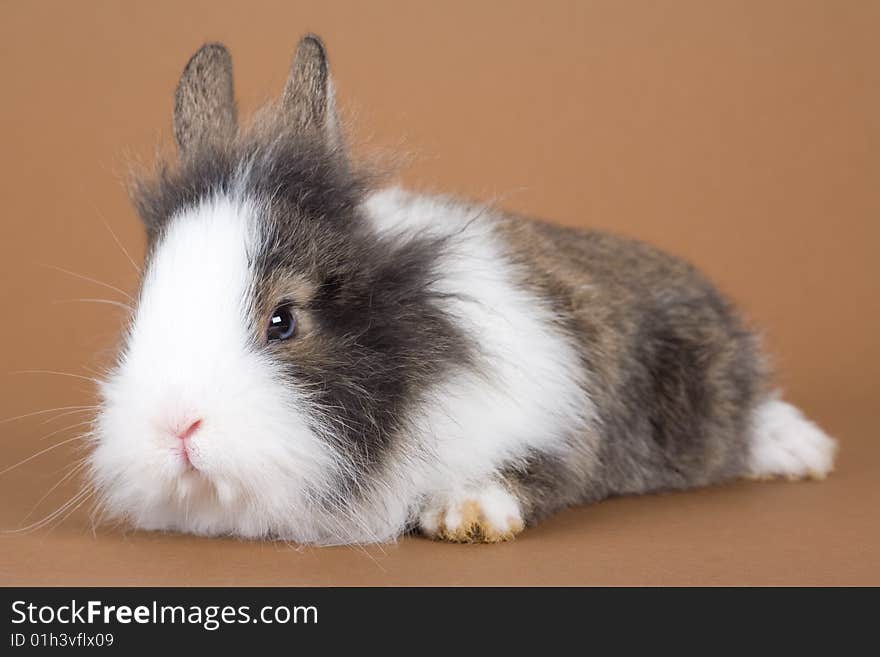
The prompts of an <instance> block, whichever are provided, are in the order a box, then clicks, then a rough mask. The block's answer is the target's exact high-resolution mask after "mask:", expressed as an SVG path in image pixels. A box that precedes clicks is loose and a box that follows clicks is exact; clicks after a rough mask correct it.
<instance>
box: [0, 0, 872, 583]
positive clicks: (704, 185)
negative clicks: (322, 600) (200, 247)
mask: <svg viewBox="0 0 880 657" xmlns="http://www.w3.org/2000/svg"><path fill="white" fill-rule="evenodd" d="M0 13H2V15H0V89H2V92H0V136H2V150H0V184H2V205H0V207H2V222H3V233H2V234H3V238H2V241H0V268H2V269H0V308H2V313H3V316H2V319H3V321H2V322H0V345H2V346H0V418H9V417H12V416H16V415H19V414H22V413H28V412H31V411H35V410H40V409H50V408H55V407H62V406H69V405H78V404H89V403H91V402H92V401H93V394H92V391H91V386H90V383H89V382H88V381H86V380H81V379H76V378H72V377H68V376H62V375H49V374H29V373H19V372H20V371H21V370H52V371H57V372H66V373H71V374H76V375H82V376H86V377H87V376H90V374H91V373H93V372H95V371H97V370H98V369H100V368H101V367H102V366H103V365H105V364H106V363H107V362H108V360H109V358H110V357H111V355H112V348H113V345H114V342H115V336H116V333H117V330H118V327H119V325H120V322H121V321H122V318H123V315H122V312H121V311H120V310H118V309H117V308H115V307H113V306H110V305H100V304H93V303H78V302H71V301H70V300H71V299H75V298H81V297H100V298H106V299H116V300H120V299H122V297H121V295H119V294H118V293H116V292H114V291H113V290H110V289H107V288H102V287H101V286H99V285H97V284H94V283H90V282H88V281H86V280H83V279H78V278H75V277H73V276H71V275H67V274H64V273H62V272H60V271H58V270H56V269H52V268H51V267H53V266H54V267H61V268H64V269H68V270H71V271H74V272H77V273H79V274H82V275H84V276H88V277H90V278H94V279H97V280H100V281H104V282H107V283H109V284H111V285H113V286H117V287H119V288H122V289H124V290H131V289H132V288H133V286H134V285H135V280H136V273H135V271H134V269H133V267H132V266H131V264H130V263H129V262H128V260H127V258H126V256H125V254H123V252H122V251H121V249H120V247H119V246H118V245H117V244H116V242H115V240H114V237H113V236H112V235H111V231H110V230H108V226H109V227H110V228H111V229H112V232H113V233H115V235H116V236H118V238H119V241H120V242H121V243H122V244H124V245H125V248H126V249H127V250H128V251H129V252H130V253H131V255H132V257H133V258H134V259H135V260H138V259H139V258H140V257H141V254H142V248H143V242H142V237H141V229H140V226H139V224H138V222H137V220H136V219H135V217H134V214H133V212H132V210H131V209H130V208H129V205H128V202H127V197H126V192H125V189H124V184H123V182H124V178H125V174H126V171H127V167H128V165H129V163H130V162H131V160H132V159H141V160H146V161H149V160H150V159H151V158H152V155H153V153H154V149H155V147H156V145H157V144H160V143H164V144H166V145H167V144H168V143H169V141H170V127H169V123H170V110H171V94H172V90H173V88H174V85H175V84H176V81H177V77H178V75H179V73H180V71H181V69H182V67H183V64H184V63H185V61H186V59H187V57H188V56H189V55H190V54H191V52H192V51H194V50H195V48H197V47H198V46H199V45H200V44H201V43H202V42H203V41H206V40H222V41H224V42H226V43H227V44H228V45H229V46H230V48H231V50H232V53H233V57H234V60H235V67H236V71H235V72H236V78H237V79H236V83H237V92H238V98H239V101H240V105H241V108H242V110H243V111H244V113H247V112H249V111H250V110H252V109H254V108H255V107H256V106H258V105H259V104H260V103H261V102H263V101H264V100H266V99H268V98H269V97H270V96H271V95H273V94H275V93H278V92H279V91H280V89H281V86H282V84H283V81H284V77H285V75H286V70H287V65H288V62H289V58H290V56H291V54H292V50H293V46H294V44H295V42H296V39H297V38H298V36H299V35H300V34H301V33H303V32H305V31H307V30H313V31H316V32H318V33H319V34H321V35H322V36H323V37H324V38H325V40H326V42H327V44H328V46H329V48H330V55H331V61H332V65H333V67H334V72H335V75H336V80H337V85H338V91H339V98H340V103H341V106H342V108H343V110H344V111H345V114H346V116H347V117H349V118H350V119H352V120H353V122H354V124H355V125H356V127H357V135H358V137H359V143H360V148H374V149H375V148H379V149H381V150H384V151H392V152H398V153H404V154H406V155H407V156H408V157H409V163H408V165H407V166H406V167H405V168H404V169H403V171H402V173H401V176H402V178H403V180H404V181H405V182H406V183H407V184H408V185H410V186H415V187H417V188H421V189H431V190H444V191H449V192H455V193H459V194H462V195H466V196H470V197H475V198H480V199H491V198H494V199H497V200H498V201H499V203H500V204H501V205H503V206H504V207H508V208H511V209H514V210H518V211H523V212H528V213H532V214H536V215H539V216H544V217H547V218H548V219H552V220H554V221H557V222H560V223H564V224H572V225H583V226H587V225H590V226H597V227H602V228H607V229H612V230H615V231H618V232H621V233H625V234H629V235H634V236H638V237H641V238H643V239H646V240H649V241H651V242H654V243H655V244H657V245H659V246H661V247H664V248H666V249H668V250H671V251H673V252H675V253H678V254H681V255H683V256H685V257H687V258H689V259H690V260H692V261H693V262H695V263H696V264H698V265H699V266H700V267H702V268H703V269H704V270H705V271H707V272H708V273H709V275H710V276H711V277H713V278H714V279H715V280H716V281H717V282H718V283H719V284H720V286H721V287H722V288H723V289H724V290H726V291H727V292H728V293H729V294H730V295H732V296H733V298H734V299H736V300H737V301H738V302H739V303H740V304H741V306H742V308H743V309H744V311H745V312H746V313H747V315H748V316H749V317H750V318H752V319H753V320H754V322H755V323H756V324H758V325H759V326H761V327H762V328H763V329H764V330H765V332H766V336H767V343H768V345H769V348H770V350H771V351H772V353H773V354H774V355H775V357H776V359H777V364H778V367H779V369H780V382H781V384H782V385H783V386H784V388H785V390H786V393H787V396H788V397H789V398H790V399H791V400H793V401H794V402H795V403H797V404H798V405H800V406H802V407H803V408H804V409H805V410H806V411H807V412H808V413H809V414H810V415H811V416H812V417H814V418H815V419H816V420H818V421H819V422H820V423H821V424H822V425H823V426H825V427H826V428H827V429H828V430H829V431H830V432H831V433H833V434H834V435H836V436H838V437H839V439H840V441H841V444H842V453H841V456H840V460H839V466H838V469H837V472H836V473H835V474H834V475H833V476H832V477H831V478H830V479H829V480H828V481H827V482H825V483H821V484H815V483H795V484H789V483H768V484H757V483H749V484H746V483H742V484H735V485H731V486H726V487H720V488H715V489H710V490H703V491H696V492H693V493H685V494H675V495H660V496H653V497H645V498H639V499H636V498H630V499H618V500H612V501H609V502H606V503H603V504H599V505H595V506H593V507H590V508H582V509H576V510H571V511H568V512H565V513H562V514H559V515H558V516H557V517H555V518H553V519H551V520H550V521H548V522H546V523H545V524H544V525H542V526H541V527H538V528H537V529H534V530H530V531H528V532H526V533H525V535H523V536H522V537H521V538H520V539H519V540H517V541H516V542H514V543H512V544H508V545H502V546H448V545H441V544H434V543H431V542H429V541H426V540H422V539H418V538H411V539H406V540H403V541H401V542H400V543H399V544H397V545H392V546H384V547H381V548H379V547H373V548H368V549H360V548H334V549H314V548H305V549H296V548H293V547H291V546H286V545H282V544H271V543H266V544H261V543H247V542H238V541H233V540H203V539H195V538H191V537H181V536H161V535H155V534H142V533H136V532H134V533H133V532H129V533H123V532H121V531H119V530H115V529H111V528H106V529H98V530H97V531H96V532H95V533H93V532H92V530H91V526H90V522H89V518H88V514H87V513H86V512H85V509H80V510H78V511H77V512H75V513H73V514H72V515H71V516H70V517H69V518H68V519H67V520H66V521H65V522H63V523H60V524H57V525H55V524H54V523H53V527H54V528H52V529H43V530H40V531H35V532H29V533H24V534H15V533H12V534H7V535H0V583H5V584H11V583H30V584H61V583H80V584H108V583H133V584H150V583H157V584H181V583H205V584H245V583H255V584H415V583H423V584H438V583H447V584H472V583H495V584H514V583H552V584H589V583H596V584H599V583H606V584H607V583H626V584H717V583H725V584H782V583H787V584H807V583H823V584H824V583H840V584H842V583H848V584H860V583H873V584H880V549H878V539H880V524H878V505H880V487H878V473H880V447H878V441H877V435H876V429H875V426H876V417H877V408H876V404H877V401H878V395H877V385H876V381H877V380H878V378H880V346H878V340H877V335H878V329H880V306H878V297H877V291H878V273H880V268H878V265H877V262H876V252H877V249H878V246H880V229H878V218H880V186H878V182H880V39H878V38H877V35H878V34H880V3H878V2H855V1H849V2H836V1H834V2H833V1H831V0H829V1H828V2H805V1H800V0H797V1H792V2H782V1H772V2H768V1H766V0H761V1H755V2H742V1H739V0H737V1H730V2H728V1H723V2H720V1H714V2H704V1H702V0H694V1H692V2H691V1H688V2H684V1H669V2H663V3H655V2H649V1H647V0H645V1H642V2H617V1H607V2H542V3H536V2H534V0H529V1H528V2H442V3H438V2H432V3H427V2H426V3H416V2H400V3H390V2H384V1H383V2H378V1H376V0H372V1H371V2H350V3H336V2H325V1H324V2H290V1H287V2H277V3H269V2H238V3H231V2H227V3H216V2H202V3H200V2H176V1H175V2H156V1H153V2H150V3H134V2H128V3H118V2H107V3H97V2H82V1H81V2H75V3H73V2H52V3H47V2H27V3H25V2H8V1H7V2H2V4H0ZM51 417H52V416H51V414H46V415H39V416H33V417H30V418H24V419H20V420H12V421H8V422H5V423H3V424H0V436H2V441H0V469H3V468H4V467H7V466H9V465H12V464H14V463H16V462H17V461H19V460H21V459H23V458H25V457H27V456H28V455H30V454H33V453H35V452H37V451H38V450H39V449H43V448H45V447H47V446H49V445H52V444H53V443H54V442H57V441H60V440H63V439H66V438H71V437H73V436H75V435H76V431H77V430H78V429H82V426H79V427H76V426H74V427H70V426H69V425H72V424H75V423H77V422H80V421H83V420H85V419H87V417H88V416H87V415H82V414H71V415H66V416H63V417H60V418H58V419H56V420H54V421H52V420H51V419H50V418H51ZM47 419H50V421H48V422H46V420H47ZM65 427H69V428H66V429H65ZM56 430H60V431H58V433H55V434H54V435H51V436H50V437H49V438H48V439H44V440H41V437H42V436H43V435H45V434H48V433H51V432H53V431H56ZM76 442H77V441H75V440H74V441H72V442H71V443H69V444H66V445H63V446H61V447H59V448H57V449H55V450H53V451H51V452H49V453H47V454H44V455H42V456H40V457H38V458H35V459H34V460H32V461H30V462H28V463H26V464H24V465H22V466H21V467H19V468H17V469H15V470H12V471H10V472H7V473H5V474H2V475H0V500H2V501H0V505H2V506H0V527H2V528H3V529H6V530H9V529H14V528H15V527H19V526H21V525H22V524H27V523H28V522H30V521H33V520H38V519H39V518H41V517H44V516H46V515H47V514H49V513H51V512H52V511H53V510H54V509H56V508H58V506H59V505H60V504H62V503H63V502H64V501H65V499H67V498H68V497H69V496H70V495H71V494H73V493H74V492H76V490H77V488H78V483H73V484H71V485H62V486H60V487H59V488H58V489H56V490H55V491H53V492H52V493H50V494H49V496H48V497H47V498H46V499H45V500H43V501H42V502H41V503H40V504H39V505H38V508H37V509H36V510H35V511H34V513H33V514H32V515H31V516H30V517H29V518H27V519H25V518H26V516H27V514H28V511H29V510H30V509H31V508H32V507H33V506H34V505H35V504H36V503H37V502H38V500H39V499H40V497H41V496H42V495H43V493H45V492H46V491H47V490H48V489H49V488H50V487H51V486H52V485H53V484H54V483H55V482H56V481H57V480H58V479H59V478H60V477H61V476H62V475H63V474H64V472H65V470H64V468H65V466H66V465H67V464H69V463H72V462H73V459H75V458H76V457H77V452H76V450H75V449H74V447H75V445H76Z"/></svg>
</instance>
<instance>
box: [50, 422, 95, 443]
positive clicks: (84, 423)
mask: <svg viewBox="0 0 880 657" xmlns="http://www.w3.org/2000/svg"><path fill="white" fill-rule="evenodd" d="M91 423H92V421H91V420H86V421H85V422H77V423H76V424H71V425H68V426H66V427H61V428H60V429H56V430H55V431H53V432H52V433H49V434H46V435H45V436H43V437H42V438H39V439H38V440H39V441H43V440H49V438H51V437H52V436H57V435H58V434H59V433H64V432H65V431H70V430H71V429H76V428H77V427H82V426H85V425H87V424H91Z"/></svg>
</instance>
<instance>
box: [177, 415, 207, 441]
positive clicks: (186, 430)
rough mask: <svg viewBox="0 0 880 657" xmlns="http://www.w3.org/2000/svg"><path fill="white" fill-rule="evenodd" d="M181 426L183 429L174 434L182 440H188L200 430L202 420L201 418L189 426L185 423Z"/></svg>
mask: <svg viewBox="0 0 880 657" xmlns="http://www.w3.org/2000/svg"><path fill="white" fill-rule="evenodd" d="M181 426H182V427H183V428H182V429H178V430H177V431H175V432H174V433H175V435H176V436H177V437H178V438H180V439H181V440H186V439H187V438H189V437H190V436H192V435H193V434H194V433H195V432H196V431H198V430H199V427H200V426H202V420H201V418H199V419H198V420H195V421H193V422H190V423H189V424H186V423H185V422H184V423H183V424H181Z"/></svg>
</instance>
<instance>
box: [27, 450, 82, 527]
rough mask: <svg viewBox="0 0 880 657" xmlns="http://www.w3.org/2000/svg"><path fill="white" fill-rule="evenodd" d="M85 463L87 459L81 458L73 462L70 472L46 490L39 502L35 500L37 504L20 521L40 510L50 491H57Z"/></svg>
mask: <svg viewBox="0 0 880 657" xmlns="http://www.w3.org/2000/svg"><path fill="white" fill-rule="evenodd" d="M87 463H88V457H84V458H81V459H80V460H79V461H77V462H75V463H74V464H73V467H71V468H70V471H69V472H68V473H67V474H65V475H64V476H63V477H61V479H59V480H58V481H57V482H55V485H54V486H52V488H50V489H49V490H47V491H46V492H45V494H44V495H43V496H42V497H41V498H40V499H39V500H37V503H36V504H34V506H33V507H31V510H30V511H28V512H27V514H26V515H25V517H24V518H22V519H21V521H22V522H24V521H25V520H27V519H28V518H30V517H31V516H32V515H33V513H34V511H36V510H37V509H38V508H40V505H41V504H42V503H43V501H44V500H45V499H46V498H47V497H49V495H51V494H52V491H54V490H55V489H57V488H58V487H59V486H60V485H61V484H63V483H64V482H65V481H67V480H69V479H70V478H71V477H73V476H74V475H75V474H76V473H78V472H80V471H81V470H82V469H83V467H85V465H86V464H87Z"/></svg>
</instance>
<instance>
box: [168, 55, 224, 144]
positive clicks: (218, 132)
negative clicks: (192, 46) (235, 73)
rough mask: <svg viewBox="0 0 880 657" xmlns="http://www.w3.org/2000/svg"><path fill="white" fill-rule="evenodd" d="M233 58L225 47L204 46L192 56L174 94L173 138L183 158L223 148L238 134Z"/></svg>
mask: <svg viewBox="0 0 880 657" xmlns="http://www.w3.org/2000/svg"><path fill="white" fill-rule="evenodd" d="M237 125H238V122H237V118H236V109H235V97H234V94H233V89H232V58H231V57H230V56H229V51H228V50H227V49H226V46H224V45H223V44H220V43H207V44H205V45H204V46H202V47H201V48H199V50H198V51H197V52H196V54H194V55H193V56H192V57H191V58H190V60H189V62H188V63H187V65H186V68H184V70H183V74H182V75H181V76H180V82H178V84H177V91H176V92H175V94H174V137H175V138H176V139H177V145H178V147H179V148H180V152H181V154H182V155H186V154H188V153H192V152H193V151H196V150H197V149H198V148H200V147H204V146H207V145H209V144H212V143H213V144H222V143H225V142H228V141H229V140H231V139H233V138H234V137H235V134H236V131H237V129H238V128H237Z"/></svg>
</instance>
